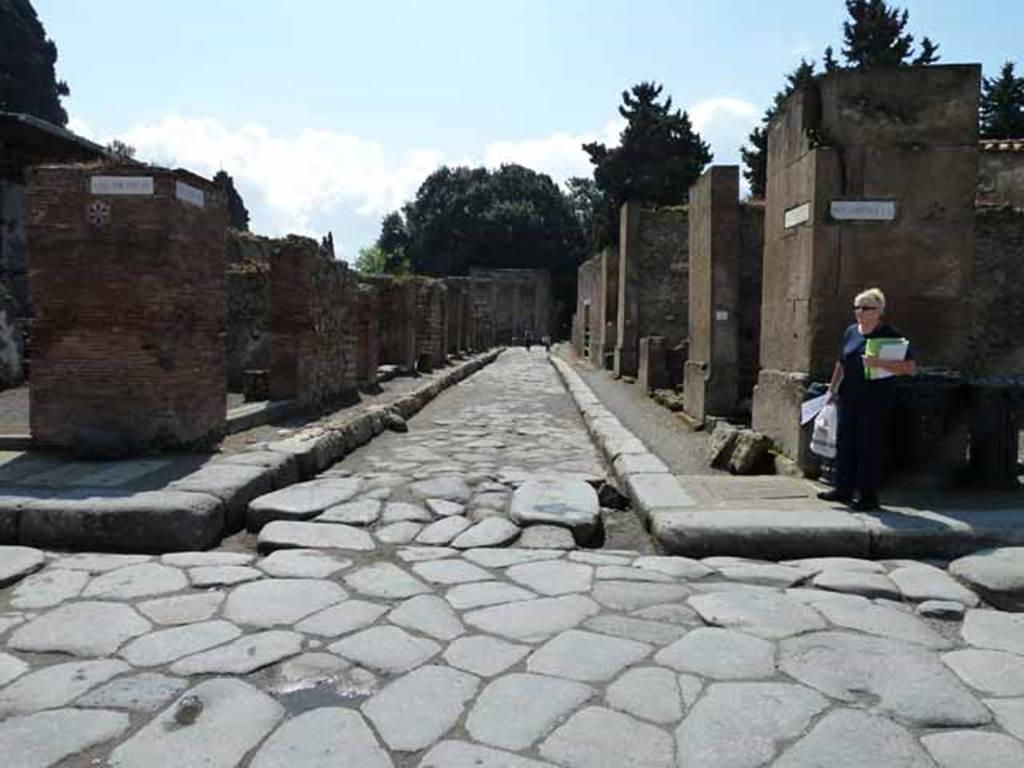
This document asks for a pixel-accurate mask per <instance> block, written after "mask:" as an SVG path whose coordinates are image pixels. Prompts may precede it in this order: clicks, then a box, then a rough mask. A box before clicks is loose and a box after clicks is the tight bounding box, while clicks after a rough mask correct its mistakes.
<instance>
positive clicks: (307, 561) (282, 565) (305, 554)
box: [256, 549, 352, 579]
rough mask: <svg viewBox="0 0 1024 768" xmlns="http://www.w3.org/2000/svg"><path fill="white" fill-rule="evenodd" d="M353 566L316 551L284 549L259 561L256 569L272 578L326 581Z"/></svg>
mask: <svg viewBox="0 0 1024 768" xmlns="http://www.w3.org/2000/svg"><path fill="white" fill-rule="evenodd" d="M350 565H352V561H351V560H346V559H344V558H339V557H333V556H332V555H329V554H327V553H326V552H320V551H318V550H315V549H282V550H278V551H277V552H272V553H271V554H269V555H267V556H266V557H264V558H263V559H262V560H259V561H257V563H256V567H257V568H260V569H262V570H263V572H264V573H266V574H268V575H270V576H277V577H281V578H295V579H326V578H327V577H328V576H330V575H331V574H334V573H337V572H338V571H341V570H344V569H345V568H348V567H349V566H350Z"/></svg>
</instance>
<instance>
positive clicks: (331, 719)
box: [250, 707, 393, 768]
mask: <svg viewBox="0 0 1024 768" xmlns="http://www.w3.org/2000/svg"><path fill="white" fill-rule="evenodd" d="M250 765H251V768H290V767H291V766H295V767H296V768H297V767H298V766H303V768H336V766H341V765H350V766H353V768H354V767H355V766H359V767H360V768H391V766H392V765H393V763H392V762H391V758H390V757H388V755H387V753H386V752H385V751H384V750H383V749H381V747H380V744H379V743H378V742H377V739H376V737H375V736H374V735H373V731H371V730H370V729H369V727H368V726H367V725H366V723H365V722H364V721H363V718H362V717H360V716H359V713H358V712H353V711H352V710H349V709H341V708H339V707H322V708H320V709H314V710H311V711H309V712H303V713H302V714H301V715H298V716H297V717H295V718H292V719H291V720H289V721H288V722H286V723H285V724H284V725H282V726H281V727H280V728H278V729H277V730H276V731H274V733H273V734H272V735H271V736H270V738H269V739H267V741H266V743H265V744H264V745H263V746H262V747H260V750H259V752H257V753H256V756H255V757H254V758H253V759H252V763H250Z"/></svg>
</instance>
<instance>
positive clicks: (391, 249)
mask: <svg viewBox="0 0 1024 768" xmlns="http://www.w3.org/2000/svg"><path fill="white" fill-rule="evenodd" d="M376 247H377V248H379V249H380V251H381V253H383V254H384V257H385V260H386V263H385V269H384V271H385V272H388V273H392V274H398V273H399V272H401V271H402V270H403V269H404V270H405V271H408V267H409V258H408V254H409V232H408V230H407V229H406V227H405V219H403V218H402V214H401V213H399V212H398V211H392V212H391V213H389V214H388V215H387V216H385V217H384V220H383V221H382V222H381V225H380V236H379V237H378V238H377V245H376Z"/></svg>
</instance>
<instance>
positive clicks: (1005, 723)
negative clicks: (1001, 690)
mask: <svg viewBox="0 0 1024 768" xmlns="http://www.w3.org/2000/svg"><path fill="white" fill-rule="evenodd" d="M985 704H986V705H987V706H988V708H989V709H991V710H992V712H993V714H995V716H996V722H998V723H999V725H1001V726H1002V727H1003V728H1005V729H1006V731H1008V732H1009V733H1010V734H1012V735H1014V736H1016V737H1017V738H1018V739H1021V740H1024V698H1021V699H985Z"/></svg>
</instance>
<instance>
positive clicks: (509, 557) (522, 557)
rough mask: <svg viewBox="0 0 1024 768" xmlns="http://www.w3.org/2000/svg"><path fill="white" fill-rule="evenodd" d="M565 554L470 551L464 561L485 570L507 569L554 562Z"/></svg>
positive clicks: (554, 552)
mask: <svg viewBox="0 0 1024 768" xmlns="http://www.w3.org/2000/svg"><path fill="white" fill-rule="evenodd" d="M564 554H565V552H564V551H563V550H560V549H548V550H544V549H533V550H530V549H518V548H515V549H487V548H480V549H472V550H469V551H468V552H466V554H465V555H464V557H465V559H466V560H469V561H471V562H474V563H476V564H477V565H482V566H484V567H485V568H507V567H508V566H510V565H519V564H520V563H535V562H537V561H539V560H555V559H557V558H560V557H562V556H563V555H564Z"/></svg>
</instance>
